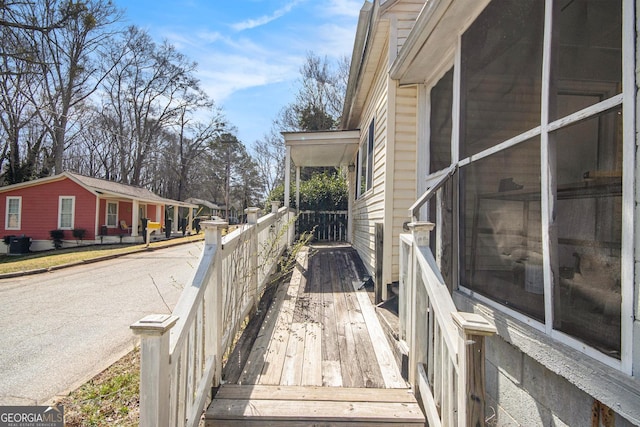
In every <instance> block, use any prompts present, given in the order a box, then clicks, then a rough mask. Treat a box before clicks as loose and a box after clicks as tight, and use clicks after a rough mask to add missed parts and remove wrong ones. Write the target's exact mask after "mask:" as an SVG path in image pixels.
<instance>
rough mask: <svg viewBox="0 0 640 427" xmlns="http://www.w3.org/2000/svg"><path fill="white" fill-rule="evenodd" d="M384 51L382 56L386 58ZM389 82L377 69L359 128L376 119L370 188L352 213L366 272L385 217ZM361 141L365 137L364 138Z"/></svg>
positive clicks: (371, 269)
mask: <svg viewBox="0 0 640 427" xmlns="http://www.w3.org/2000/svg"><path fill="white" fill-rule="evenodd" d="M387 51H388V50H385V53H384V54H383V57H386V55H387ZM387 86H388V78H387V75H386V72H385V70H382V69H378V70H377V73H376V75H375V79H374V84H373V86H372V91H371V93H370V94H369V96H368V98H367V101H366V103H365V105H366V111H365V113H364V114H363V115H362V119H361V121H360V125H359V127H360V128H361V129H367V131H368V129H369V125H370V124H371V121H372V120H373V119H374V118H375V126H374V128H375V129H374V140H373V159H372V163H371V164H372V166H373V171H372V175H371V176H372V188H371V189H370V191H368V192H367V193H366V194H364V195H363V196H362V197H359V198H358V199H357V200H356V202H355V204H354V211H353V231H354V240H353V246H354V248H355V249H356V250H357V251H358V253H359V255H360V257H361V258H362V261H363V263H364V264H365V266H366V267H367V270H368V271H369V272H371V273H373V272H374V271H375V224H376V223H379V222H384V213H385V210H384V208H385V206H384V201H385V180H386V177H385V165H386V150H387V143H386V142H387V141H386V138H387V100H388V87H387ZM363 137H364V135H363Z"/></svg>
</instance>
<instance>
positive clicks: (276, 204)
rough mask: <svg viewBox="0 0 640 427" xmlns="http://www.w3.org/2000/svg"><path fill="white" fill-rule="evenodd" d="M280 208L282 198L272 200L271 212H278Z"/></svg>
mask: <svg viewBox="0 0 640 427" xmlns="http://www.w3.org/2000/svg"><path fill="white" fill-rule="evenodd" d="M278 209H280V200H272V201H271V212H274V213H275V212H278Z"/></svg>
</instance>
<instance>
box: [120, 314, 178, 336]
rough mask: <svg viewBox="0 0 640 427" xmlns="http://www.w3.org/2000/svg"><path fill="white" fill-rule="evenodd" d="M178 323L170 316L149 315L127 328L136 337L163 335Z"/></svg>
mask: <svg viewBox="0 0 640 427" xmlns="http://www.w3.org/2000/svg"><path fill="white" fill-rule="evenodd" d="M177 321H178V317H177V316H171V315H170V314H150V315H148V316H145V317H144V318H142V319H140V320H138V321H137V322H136V323H134V324H133V325H131V326H129V327H130V328H131V330H132V331H133V332H134V333H135V334H136V335H163V334H165V333H166V332H167V331H168V330H169V329H171V328H172V327H173V325H175V324H176V322H177Z"/></svg>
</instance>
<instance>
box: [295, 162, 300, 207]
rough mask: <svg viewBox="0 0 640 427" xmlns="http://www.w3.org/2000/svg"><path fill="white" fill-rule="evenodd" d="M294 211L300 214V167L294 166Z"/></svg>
mask: <svg viewBox="0 0 640 427" xmlns="http://www.w3.org/2000/svg"><path fill="white" fill-rule="evenodd" d="M296 210H297V211H298V213H299V212H300V166H296Z"/></svg>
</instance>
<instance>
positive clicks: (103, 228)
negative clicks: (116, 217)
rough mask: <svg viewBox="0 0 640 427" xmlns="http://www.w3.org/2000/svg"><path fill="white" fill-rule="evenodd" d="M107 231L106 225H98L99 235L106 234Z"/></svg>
mask: <svg viewBox="0 0 640 427" xmlns="http://www.w3.org/2000/svg"><path fill="white" fill-rule="evenodd" d="M108 232H109V230H108V229H107V226H106V225H101V226H100V235H101V236H106V235H107V233H108Z"/></svg>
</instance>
